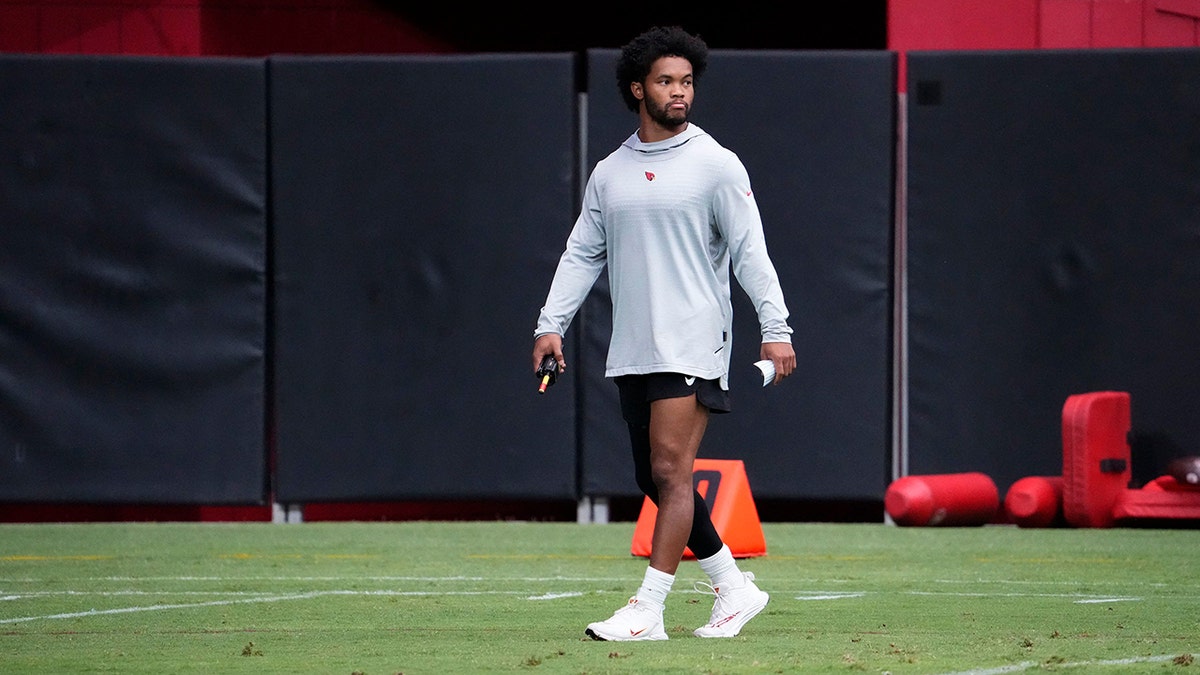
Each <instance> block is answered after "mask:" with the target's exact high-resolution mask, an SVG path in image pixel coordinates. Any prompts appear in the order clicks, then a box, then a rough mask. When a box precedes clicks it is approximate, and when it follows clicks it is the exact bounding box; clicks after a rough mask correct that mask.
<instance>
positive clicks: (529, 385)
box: [269, 54, 576, 502]
mask: <svg viewBox="0 0 1200 675" xmlns="http://www.w3.org/2000/svg"><path fill="white" fill-rule="evenodd" d="M269 69H270V76H271V97H270V102H271V124H272V161H273V164H274V172H273V197H274V203H275V205H276V207H275V212H274V226H275V230H274V231H275V251H276V259H275V263H276V267H275V279H276V282H277V287H276V301H277V302H276V317H275V320H276V334H275V335H276V355H277V361H276V374H275V386H276V391H277V397H278V402H277V410H278V441H277V442H278V450H277V453H278V459H277V462H278V473H277V475H278V489H277V494H278V499H279V500H280V501H287V502H311V501H338V500H375V499H418V498H445V499H453V498H473V497H478V498H490V497H529V498H537V497H555V498H562V497H566V498H573V497H574V496H575V495H576V485H575V477H576V472H575V467H576V457H575V428H574V404H575V399H574V395H573V390H572V387H571V386H570V385H567V384H566V383H565V382H564V383H563V384H561V385H556V386H555V387H553V388H551V390H550V391H549V392H548V393H547V394H545V395H541V396H539V395H538V394H537V389H536V381H535V379H534V376H533V369H532V365H531V363H530V354H531V352H532V345H533V328H534V324H535V321H536V318H537V310H538V308H539V307H541V305H542V301H543V300H544V299H545V293H546V289H547V285H548V283H549V280H550V277H551V275H552V273H553V270H554V265H555V263H556V261H557V258H558V254H559V252H560V251H561V240H562V237H561V232H562V227H563V223H567V222H569V221H570V219H571V218H572V211H573V209H574V201H575V199H574V191H573V188H572V186H573V184H574V174H575V163H574V161H575V160H574V158H575V145H576V143H575V140H574V139H575V94H574V81H573V71H574V59H573V57H572V56H570V55H560V54H548V55H510V56H498V55H478V56H447V57H436V58H435V57H416V56H414V57H378V58H361V57H354V58H351V57H346V58H323V57H294V58H273V59H271V60H270V63H269Z"/></svg>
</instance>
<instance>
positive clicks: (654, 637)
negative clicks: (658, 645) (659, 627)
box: [584, 628, 667, 642]
mask: <svg viewBox="0 0 1200 675" xmlns="http://www.w3.org/2000/svg"><path fill="white" fill-rule="evenodd" d="M584 634H585V635H587V636H588V637H590V638H592V639H593V640H599V641H600V642H644V641H646V640H666V639H667V634H666V633H662V634H661V635H660V634H658V633H651V634H650V635H648V636H646V637H640V636H639V637H635V638H616V637H604V636H603V635H601V634H599V633H597V632H596V631H594V630H592V629H591V628H589V629H587V630H585V631H584Z"/></svg>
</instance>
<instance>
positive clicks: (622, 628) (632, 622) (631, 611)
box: [586, 596, 667, 641]
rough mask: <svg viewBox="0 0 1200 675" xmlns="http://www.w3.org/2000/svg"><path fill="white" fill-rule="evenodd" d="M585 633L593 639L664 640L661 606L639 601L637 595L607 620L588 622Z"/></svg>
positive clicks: (665, 634) (665, 635)
mask: <svg viewBox="0 0 1200 675" xmlns="http://www.w3.org/2000/svg"><path fill="white" fill-rule="evenodd" d="M586 632H587V635H588V637H590V638H592V639H593V640H614V641H617V640H619V641H628V640H666V639H667V632H666V631H665V630H663V612H662V608H661V607H658V608H656V607H651V606H649V605H647V604H645V603H639V602H638V599H637V596H634V597H632V598H630V599H629V602H628V603H627V604H626V605H625V606H624V607H622V608H621V609H618V610H617V611H616V613H614V614H613V615H612V618H611V619H609V620H608V621H597V622H596V623H590V624H588V627H587V631H586Z"/></svg>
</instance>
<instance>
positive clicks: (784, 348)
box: [759, 342, 796, 385]
mask: <svg viewBox="0 0 1200 675" xmlns="http://www.w3.org/2000/svg"><path fill="white" fill-rule="evenodd" d="M759 354H760V355H761V358H763V359H768V360H770V361H771V363H772V364H774V365H775V381H774V382H772V383H771V384H772V385H776V384H779V383H780V382H783V380H784V378H785V377H787V376H788V375H791V374H792V372H793V371H795V370H796V352H795V350H793V349H792V345H791V343H788V342H764V343H762V349H761V350H760V351H759Z"/></svg>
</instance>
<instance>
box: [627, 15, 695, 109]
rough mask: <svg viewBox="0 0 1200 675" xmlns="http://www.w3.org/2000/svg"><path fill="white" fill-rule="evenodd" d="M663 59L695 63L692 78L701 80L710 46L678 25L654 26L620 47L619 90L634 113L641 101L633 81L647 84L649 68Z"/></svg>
mask: <svg viewBox="0 0 1200 675" xmlns="http://www.w3.org/2000/svg"><path fill="white" fill-rule="evenodd" d="M664 56H680V57H683V58H685V59H687V60H688V62H689V63H691V64H692V78H693V80H696V81H698V80H699V79H700V76H701V75H702V74H703V73H704V69H705V68H706V67H707V66H708V45H707V44H705V42H704V40H702V39H701V38H700V36H699V35H692V34H691V33H688V32H687V31H686V30H684V29H683V28H681V27H679V26H667V27H662V26H655V27H654V28H651V29H650V30H648V31H646V32H645V33H642V34H641V35H639V36H637V37H635V38H634V39H633V40H630V42H629V44H627V45H625V46H624V47H622V48H621V56H620V58H618V59H617V88H618V89H619V90H620V91H621V98H622V99H623V100H624V101H625V105H626V106H628V108H629V109H630V110H632V111H633V112H637V111H638V104H639V103H640V101H639V100H638V99H637V97H635V96H634V95H633V92H632V91H630V90H629V85H630V84H632V83H634V82H643V83H644V82H645V80H646V76H647V75H649V74H650V67H651V66H652V65H654V62H655V61H657V60H659V59H660V58H662V57H664Z"/></svg>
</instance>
